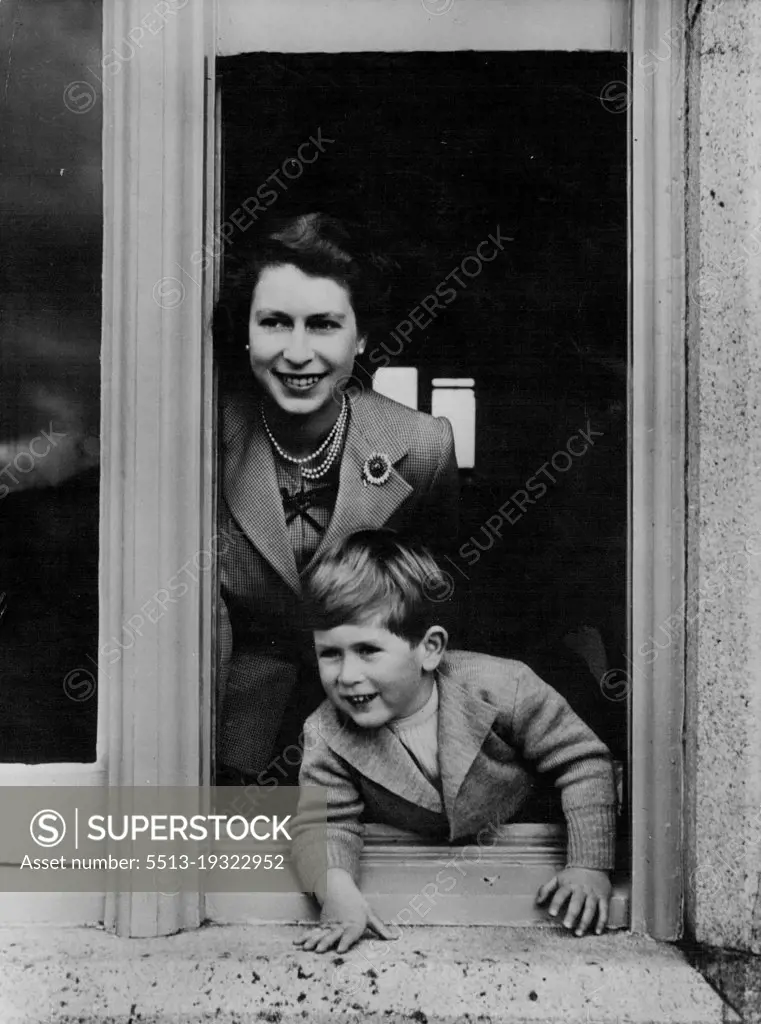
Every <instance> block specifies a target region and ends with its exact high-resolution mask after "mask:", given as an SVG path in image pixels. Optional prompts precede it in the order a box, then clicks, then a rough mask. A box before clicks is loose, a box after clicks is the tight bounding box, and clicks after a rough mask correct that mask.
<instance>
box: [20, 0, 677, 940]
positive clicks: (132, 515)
mask: <svg viewBox="0 0 761 1024" xmlns="http://www.w3.org/2000/svg"><path fill="white" fill-rule="evenodd" d="M296 2H297V0H278V2H273V0H266V2H265V0H246V2H245V3H243V0H184V2H183V0H171V3H170V7H171V8H173V10H172V11H171V12H170V14H169V15H165V16H164V23H163V25H161V26H160V27H157V21H158V20H159V19H158V18H157V15H156V12H155V8H156V7H157V6H158V5H156V4H155V3H153V2H152V0H105V3H104V46H103V52H104V87H103V102H104V135H103V139H104V144H103V152H104V209H105V226H104V279H103V280H104V284H103V291H104V319H103V422H102V451H103V472H102V494H101V499H102V514H101V515H102V520H101V552H102V557H101V561H102V566H101V574H100V587H101V626H100V639H101V644H107V643H109V642H110V641H111V640H112V639H113V638H114V637H119V636H120V635H121V626H122V623H124V622H126V621H128V620H129V618H130V617H131V616H134V615H136V614H138V613H139V612H140V608H141V605H143V604H144V603H145V602H146V601H147V600H148V599H149V598H150V597H151V596H152V595H153V594H155V593H156V592H157V591H158V590H159V589H161V588H166V587H167V584H168V582H169V581H170V580H171V579H172V578H173V577H174V576H175V575H176V574H177V573H178V571H179V570H180V569H181V567H183V566H184V565H186V564H187V563H188V560H191V561H192V559H193V556H194V555H197V554H198V553H201V552H204V551H207V550H210V549H211V546H212V545H211V542H212V538H213V533H214V526H213V505H214V502H213V484H214V481H213V479H212V472H213V471H212V467H213V464H214V458H213V456H214V451H215V445H214V422H213V410H214V402H213V398H214V395H213V381H212V373H211V358H212V354H211V341H210V316H211V309H212V299H213V280H212V277H213V275H212V273H211V272H210V271H207V272H206V273H204V274H203V276H201V277H199V275H198V269H197V266H198V261H197V260H196V261H194V259H193V257H194V254H198V253H200V252H201V251H202V249H203V246H204V242H205V240H210V239H212V238H213V236H214V229H215V224H214V215H215V214H214V210H215V202H214V199H215V188H216V184H217V183H216V182H215V170H216V168H215V152H216V138H215V117H214V114H213V112H214V109H215V106H214V60H215V54H216V53H220V54H227V53H231V52H240V51H241V50H250V51H256V50H263V49H267V48H277V44H278V42H279V40H280V38H281V37H278V35H277V32H282V31H284V30H285V29H287V30H288V32H289V33H290V38H291V40H292V37H293V33H294V27H293V26H294V23H293V22H292V21H291V22H289V21H288V19H287V18H286V15H285V12H286V11H287V10H292V8H293V4H294V3H296ZM331 2H332V0H319V2H317V0H315V3H314V4H312V2H311V0H310V2H309V4H307V3H306V0H304V5H305V6H304V9H305V10H306V9H307V8H309V10H310V11H311V10H312V7H318V6H319V7H321V8H323V9H324V8H325V7H326V6H327V5H329V3H331ZM335 2H336V4H337V5H338V6H340V5H341V4H345V2H346V0H335ZM351 3H352V5H353V11H355V12H356V10H357V9H358V8H359V6H360V5H365V10H366V11H370V10H372V11H373V12H375V13H378V12H379V11H380V10H381V8H382V9H383V11H384V15H388V16H389V17H388V18H386V21H385V22H384V24H385V23H386V22H388V23H393V24H394V25H395V26H396V29H395V30H398V29H399V27H400V26H402V29H403V36H402V37H403V38H404V39H405V46H404V48H405V49H414V48H416V47H417V48H420V49H451V48H454V46H457V47H458V48H459V46H460V45H462V41H463V40H464V39H466V38H467V40H469V43H468V45H475V46H478V48H483V49H495V48H499V47H500V46H501V47H502V48H504V49H527V48H539V49H548V48H557V47H558V45H559V41H558V32H557V26H558V20H557V19H558V18H559V19H560V24H562V25H566V26H568V28H569V32H570V31H571V29H572V30H573V31H572V34H571V35H568V34H566V36H565V37H564V41H565V45H564V46H563V48H564V49H576V48H578V49H614V48H618V45H621V46H622V47H623V48H625V43H624V42H623V40H624V38H625V35H626V28H625V21H624V22H622V21H621V10H622V7H623V0H541V5H542V6H544V7H546V9H547V10H548V11H549V10H551V11H552V14H553V16H552V17H549V16H547V17H539V16H538V12H537V8H538V7H539V6H540V4H539V3H537V0H456V2H455V7H454V10H453V11H452V12H450V14H448V15H443V16H441V17H438V18H435V17H430V16H427V15H425V12H424V11H422V7H421V6H420V5H419V4H416V3H413V2H409V3H408V2H407V0H351ZM162 6H163V5H162ZM632 6H633V14H632V23H631V39H632V58H631V59H632V66H633V68H634V69H635V71H636V68H637V67H641V68H643V67H644V65H643V63H642V61H643V60H644V59H646V55H647V54H648V52H649V51H653V52H658V47H659V44H660V46H661V48H662V47H663V43H662V40H663V38H664V34H665V33H666V32H667V31H668V30H669V29H671V28H673V27H674V26H678V25H680V24H681V23H682V9H683V6H684V0H632ZM529 7H530V8H531V11H530V12H529V10H528V8H529ZM506 9H507V10H509V11H510V13H511V15H514V17H512V19H511V20H510V22H509V26H510V29H511V31H510V32H509V33H507V32H501V31H497V28H496V27H495V25H496V22H495V18H497V19H498V20H500V23H502V22H504V12H505V10H506ZM582 9H583V11H584V13H585V15H587V16H589V15H590V13H591V12H594V17H586V20H585V18H584V17H582V16H581V14H580V11H581V10H582ZM603 9H606V10H607V11H608V14H607V15H606V14H605V11H604V10H603ZM421 11H422V14H421ZM262 12H264V14H262ZM344 15H345V18H344V24H343V25H342V26H341V30H342V31H345V32H348V33H349V35H348V36H346V35H344V36H342V37H340V38H349V39H351V34H350V33H351V31H352V29H351V23H352V21H353V18H354V17H355V14H352V16H351V18H350V17H349V12H348V8H347V9H346V11H345V12H344ZM481 16H483V20H482V21H481V22H479V24H481V25H482V29H479V30H478V31H476V29H474V28H473V26H472V25H471V26H470V27H469V26H468V24H467V19H468V18H471V17H472V18H475V19H476V21H477V22H478V18H479V17H481ZM415 17H417V18H421V19H422V20H420V21H419V22H417V23H415V24H414V31H413V28H412V27H411V26H413V21H412V19H413V18H415ZM447 18H451V19H452V20H451V23H448V22H447ZM359 20H360V21H362V18H361V17H360V18H359ZM622 24H623V25H624V28H623V29H622V28H621V25H622ZM366 25H367V22H366V21H364V22H363V26H365V28H364V31H365V32H366V33H367V34H366V36H365V44H364V46H363V47H362V48H364V49H366V48H367V42H366V40H367V39H368V38H374V39H375V41H376V43H377V44H378V45H380V42H383V43H384V45H385V38H384V37H382V36H373V35H372V33H368V32H367V28H366ZM218 26H219V27H218ZM278 26H279V27H278ZM141 29H142V31H141ZM270 29H271V30H272V33H271V35H268V33H269V32H270ZM587 31H588V33H589V34H588V36H585V35H584V33H585V32H587ZM521 32H525V35H523V36H521ZM458 33H459V35H458ZM463 33H464V34H463ZM680 36H681V37H682V38H683V36H684V32H683V30H682V32H681V33H680ZM309 38H310V39H311V37H309ZM397 38H399V36H397ZM267 39H269V40H270V43H269V47H268V44H267ZM128 40H131V41H132V43H133V44H134V45H133V46H132V49H133V50H134V51H135V52H134V56H132V57H130V58H129V59H117V58H116V57H114V56H113V55H114V54H119V55H122V56H123V55H124V54H125V53H128V49H127V41H128ZM453 40H454V42H453ZM458 40H459V41H458ZM585 40H586V41H585ZM138 43H139V45H138ZM524 44H526V45H524ZM671 45H672V47H673V56H672V57H671V59H670V60H668V61H666V62H665V63H664V64H659V66H658V67H657V69H656V73H655V74H652V75H650V74H645V73H644V71H643V73H642V74H637V73H635V74H634V75H633V77H632V81H631V82H630V85H631V93H630V98H631V100H632V105H631V110H630V115H629V116H630V122H631V130H632V144H631V145H632V153H631V175H632V177H631V196H632V218H631V237H632V241H633V253H632V260H631V287H630V310H631V318H630V322H631V331H632V381H633V386H632V401H631V410H630V412H631V417H630V422H631V424H632V464H631V471H632V481H633V488H632V493H633V507H632V520H631V523H632V526H631V530H632V545H633V552H634V557H633V560H632V572H631V581H630V582H631V600H632V649H633V654H632V665H631V669H632V678H633V682H634V685H633V695H632V721H633V739H632V757H633V766H634V767H633V786H632V804H633V826H634V837H633V848H634V872H633V899H632V927H633V928H634V929H635V930H637V931H644V932H647V933H649V934H650V935H653V936H654V937H657V938H675V937H677V935H678V934H679V933H680V929H681V873H680V872H681V848H680V843H681V825H680V822H681V786H682V747H681V716H682V704H683V692H684V686H683V684H684V678H683V673H684V669H683V664H684V659H683V656H682V639H681V634H680V635H679V636H677V637H676V638H675V640H674V643H673V645H672V647H671V648H670V650H669V652H668V654H667V656H665V657H662V658H659V659H657V660H656V661H655V662H654V663H653V664H651V665H647V664H645V661H646V659H645V658H644V657H642V656H641V654H639V653H638V652H640V650H641V648H642V644H644V643H645V642H646V641H647V638H648V636H650V635H651V634H652V632H653V630H654V628H655V627H656V626H657V624H658V623H660V622H662V621H664V620H665V619H666V618H667V617H668V616H669V615H670V614H671V613H672V611H673V610H674V609H676V608H679V607H681V606H682V604H683V595H684V589H685V588H684V527H683V522H684V499H683V479H684V451H685V439H684V430H685V424H684V412H683V398H682V396H683V388H682V382H683V375H684V351H683V338H684V323H683V305H684V303H683V294H682V293H683V287H684V277H683V272H682V271H683V253H684V238H683V234H684V231H683V221H682V218H683V209H682V207H683V204H682V182H683V170H684V157H683V147H682V110H683V97H684V78H683V76H681V72H682V65H683V54H682V51H681V47H680V46H679V45H677V44H676V42H675V40H674V39H671ZM289 48H291V49H293V48H295V47H294V46H293V45H292V46H291V47H289ZM306 48H308V47H306V46H303V47H302V49H306ZM314 48H319V49H325V48H330V47H323V46H317V45H315V47H314ZM333 48H334V49H338V48H342V49H348V48H349V47H348V46H344V45H341V46H340V47H339V46H338V45H335V46H334V47H333ZM106 65H107V66H106ZM611 116H616V115H614V114H611ZM190 275H192V277H193V278H195V279H196V281H197V282H198V284H195V283H194V282H193V281H192V280H190ZM169 279H171V280H169ZM162 282H163V285H162ZM173 288H174V289H175V292H173V291H172V289H173ZM173 296H174V298H173ZM175 298H177V301H176V302H175ZM162 302H163V304H162ZM188 582H189V583H190V581H189V580H188ZM213 593H214V581H213V579H212V573H211V572H201V573H200V574H199V575H198V579H197V581H196V582H194V583H191V585H190V587H189V590H188V592H187V593H186V594H185V596H184V597H183V598H182V600H181V601H178V602H177V603H175V604H173V605H171V606H170V607H169V611H170V612H171V614H167V615H166V616H164V617H163V618H162V619H161V620H160V626H158V625H157V626H155V627H153V628H151V627H150V626H148V627H146V628H145V629H144V631H143V633H144V635H143V636H142V638H141V642H140V643H139V644H135V645H134V647H133V648H131V649H129V650H126V651H125V652H124V655H123V657H121V658H120V660H119V661H118V662H116V663H115V664H113V665H107V664H105V663H103V664H102V666H101V671H100V672H99V700H100V704H99V742H98V757H97V761H96V762H95V764H93V765H41V766H1V767H0V784H3V783H6V784H8V783H16V784H19V783H29V782H31V781H33V780H36V781H37V782H39V783H41V784H43V783H50V782H53V781H55V782H57V783H58V784H62V783H63V782H64V781H67V782H71V783H72V784H82V785H103V784H104V783H105V782H106V780H108V782H109V783H110V784H111V785H129V784H140V783H142V784H145V783H149V784H186V785H197V784H198V783H199V782H205V781H208V779H209V770H210V760H209V758H210V751H211V729H210V708H211V701H212V680H213V667H212V666H213V629H212V624H211V620H212V616H211V610H212V608H213ZM379 852H380V851H379ZM384 856H385V855H384ZM381 859H383V857H381ZM45 899H47V900H48V901H49V900H50V898H49V897H46V898H45ZM211 902H212V903H213V900H211ZM6 904H8V901H7V900H6V901H2V900H0V909H4V908H5V905H6ZM42 906H43V900H42V899H35V900H30V901H28V903H24V901H23V900H22V901H21V903H19V902H18V900H16V901H15V902H14V904H13V908H15V909H13V908H11V912H10V914H9V915H8V914H4V920H6V921H8V920H13V919H19V920H25V921H30V920H32V919H35V920H39V919H41V917H45V916H46V915H47V919H50V920H67V921H69V922H71V923H94V922H93V918H95V919H96V920H105V922H106V925H107V926H108V927H110V928H113V929H115V930H116V931H117V932H118V933H119V934H121V935H158V934H166V933H169V932H172V931H176V930H178V929H180V928H192V927H195V926H197V925H198V924H199V923H200V922H201V920H202V919H203V918H204V916H205V914H206V909H205V906H204V902H203V898H202V897H201V896H195V895H185V896H162V895H158V894H151V895H146V894H132V895H131V894H126V893H125V894H120V895H119V896H117V897H110V898H109V899H107V900H105V899H104V897H103V896H102V895H100V896H98V895H97V894H94V895H93V896H92V897H83V896H81V895H79V896H78V898H74V899H73V898H72V897H71V896H68V897H66V898H63V899H62V901H61V905H60V907H57V906H55V907H54V906H52V905H51V904H50V902H48V904H47V911H45V910H43V909H42ZM35 907H36V909H35Z"/></svg>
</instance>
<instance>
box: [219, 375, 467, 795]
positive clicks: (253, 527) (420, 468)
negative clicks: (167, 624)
mask: <svg viewBox="0 0 761 1024" xmlns="http://www.w3.org/2000/svg"><path fill="white" fill-rule="evenodd" d="M350 401H351V411H350V419H349V427H348V431H347V435H346V440H345V443H344V449H343V453H342V456H341V465H340V471H339V485H338V493H337V497H336V502H335V506H334V508H333V513H332V516H331V518H330V522H329V524H328V527H327V530H326V531H325V533H324V534H323V536H322V538H321V540H320V543H319V545H318V547H317V550H316V551H315V553H314V555H313V557H312V558H311V560H310V561H309V562H308V563H307V565H306V566H304V571H306V570H308V569H309V568H310V567H311V565H312V564H313V563H314V562H315V561H316V560H317V559H318V558H319V556H320V554H321V552H322V551H323V550H324V549H325V547H326V546H328V545H330V544H331V543H332V542H334V541H336V540H338V539H340V538H341V537H343V536H346V535H348V534H350V533H353V532H354V531H356V530H361V529H380V528H381V527H388V528H391V529H395V530H398V531H399V532H411V533H415V534H417V535H418V536H420V537H422V538H424V539H425V540H426V542H427V543H429V544H430V545H431V546H432V547H433V548H434V549H446V548H447V547H448V546H449V545H450V544H451V543H453V542H454V540H455V538H456V532H457V506H458V478H457V464H456V462H455V456H454V438H453V434H452V427H451V425H450V423H449V421H448V420H446V419H444V418H443V417H437V418H434V417H432V416H428V415H426V414H425V413H421V412H417V411H415V410H413V409H408V408H407V407H406V406H403V405H400V404H399V403H397V402H393V401H392V400H391V399H389V398H385V397H384V396H382V395H379V394H377V393H376V392H374V391H364V392H362V393H361V394H360V395H358V396H355V397H353V398H351V399H350ZM258 407H259V403H258V395H257V394H256V392H255V391H254V390H253V389H251V392H250V393H249V394H246V395H236V396H234V397H231V398H230V399H229V400H228V401H227V402H225V403H224V405H223V409H222V493H221V495H220V499H219V537H220V541H222V543H220V546H219V552H220V560H219V573H220V596H221V607H220V619H219V648H220V671H219V677H220V680H219V694H218V697H219V700H218V709H219V711H218V716H217V721H218V734H217V758H218V761H219V763H220V764H223V765H226V766H229V767H230V768H234V769H237V770H239V771H242V772H244V773H246V774H247V775H250V776H257V777H258V776H260V775H261V778H259V782H260V784H266V783H267V782H268V781H270V784H271V779H275V780H278V778H279V780H280V781H283V768H282V766H280V771H279V772H278V770H277V768H272V766H273V763H275V761H276V759H277V755H278V753H279V751H278V750H277V749H276V748H277V747H279V746H281V744H280V742H279V737H280V736H281V731H282V727H283V725H284V718H286V717H293V716H294V715H296V716H298V717H299V718H300V721H299V722H298V723H297V724H298V728H299V729H300V727H301V725H302V723H303V720H304V718H306V715H307V714H308V713H309V712H310V711H311V710H312V709H313V708H314V707H316V706H317V704H318V703H319V702H320V700H321V699H322V697H323V693H322V688H321V686H320V682H319V676H318V675H317V670H316V665H315V662H314V654H313V651H312V637H311V634H308V633H306V632H305V630H304V629H303V623H302V620H301V585H300V579H299V572H298V570H297V567H296V560H295V556H294V552H293V547H292V542H291V540H290V538H289V535H288V530H287V527H286V522H285V514H284V512H283V505H282V499H281V496H280V494H279V492H278V486H277V479H276V472H275V461H274V459H275V456H274V454H273V451H272V447H271V445H270V442H269V440H268V438H267V436H266V434H265V433H264V430H263V427H262V424H261V420H260V417H259V414H258ZM373 452H382V453H385V454H386V455H388V456H389V459H390V461H391V464H392V470H391V476H390V478H389V479H388V480H387V481H386V483H384V484H379V485H374V484H365V483H364V481H363V477H362V467H363V465H364V463H365V461H366V460H367V459H368V457H369V456H370V455H371V454H372V453H373ZM297 682H298V684H299V686H298V687H297ZM294 701H295V702H296V706H295V707H294V704H293V702H294ZM289 702H290V707H289ZM295 735H298V733H296V734H295ZM286 763H290V762H286ZM268 768H271V769H272V774H271V775H270V776H268V775H267V772H266V771H265V769H268Z"/></svg>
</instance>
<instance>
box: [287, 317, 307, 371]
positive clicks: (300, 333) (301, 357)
mask: <svg viewBox="0 0 761 1024" xmlns="http://www.w3.org/2000/svg"><path fill="white" fill-rule="evenodd" d="M283 356H284V358H285V359H286V360H287V361H288V362H289V363H293V364H294V365H296V366H304V365H305V364H306V363H308V362H309V361H310V360H311V358H312V343H311V341H310V339H309V332H308V331H307V330H305V328H304V325H303V324H295V325H294V328H293V330H292V331H291V334H290V337H289V339H288V344H287V345H286V347H285V350H284V351H283Z"/></svg>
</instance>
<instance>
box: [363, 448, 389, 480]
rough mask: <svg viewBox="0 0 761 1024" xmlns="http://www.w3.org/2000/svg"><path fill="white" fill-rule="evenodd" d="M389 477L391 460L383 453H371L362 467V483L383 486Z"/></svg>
mask: <svg viewBox="0 0 761 1024" xmlns="http://www.w3.org/2000/svg"><path fill="white" fill-rule="evenodd" d="M390 476H391V459H390V458H389V457H388V455H386V453H385V452H373V453H372V455H371V456H370V458H369V459H367V461H366V462H365V464H364V466H363V467H362V482H363V483H364V485H365V487H367V485H368V484H385V482H386V481H387V480H388V478H389V477H390Z"/></svg>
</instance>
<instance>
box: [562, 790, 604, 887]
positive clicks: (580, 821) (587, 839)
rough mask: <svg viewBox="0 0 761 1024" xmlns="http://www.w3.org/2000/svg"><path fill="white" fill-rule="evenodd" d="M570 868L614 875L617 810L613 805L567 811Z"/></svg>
mask: <svg viewBox="0 0 761 1024" xmlns="http://www.w3.org/2000/svg"><path fill="white" fill-rule="evenodd" d="M565 818H566V824H567V828H568V851H567V853H566V867H569V868H590V869H593V870H595V871H612V870H613V869H614V868H615V866H616V809H615V807H613V806H611V805H610V804H596V805H593V806H591V807H575V808H566V810H565Z"/></svg>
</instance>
